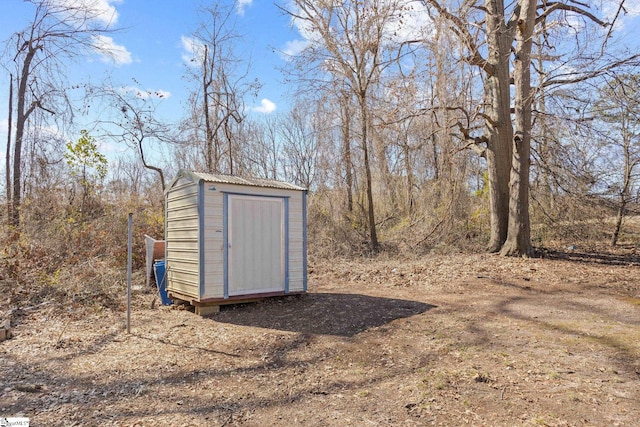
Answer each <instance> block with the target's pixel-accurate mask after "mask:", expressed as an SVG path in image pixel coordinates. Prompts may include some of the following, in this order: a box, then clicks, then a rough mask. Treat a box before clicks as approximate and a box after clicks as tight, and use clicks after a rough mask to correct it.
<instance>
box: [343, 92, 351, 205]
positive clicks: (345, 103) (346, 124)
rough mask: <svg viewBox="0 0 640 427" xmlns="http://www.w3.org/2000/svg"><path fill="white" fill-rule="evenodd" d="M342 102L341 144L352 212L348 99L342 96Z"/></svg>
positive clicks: (348, 201)
mask: <svg viewBox="0 0 640 427" xmlns="http://www.w3.org/2000/svg"><path fill="white" fill-rule="evenodd" d="M342 99H343V101H342V102H343V103H342V114H343V117H342V144H343V149H344V169H345V181H346V184H347V211H348V212H349V213H351V212H353V164H352V162H351V114H350V111H349V104H348V103H349V99H348V97H347V96H346V95H345V96H343V98H342Z"/></svg>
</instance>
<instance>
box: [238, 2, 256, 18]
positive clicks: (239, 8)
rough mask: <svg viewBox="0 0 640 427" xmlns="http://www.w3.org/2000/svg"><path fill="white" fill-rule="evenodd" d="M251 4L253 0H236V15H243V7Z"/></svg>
mask: <svg viewBox="0 0 640 427" xmlns="http://www.w3.org/2000/svg"><path fill="white" fill-rule="evenodd" d="M252 4H253V0H238V8H237V12H238V15H244V9H245V8H246V7H249V6H251V5H252Z"/></svg>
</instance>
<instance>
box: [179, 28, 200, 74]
mask: <svg viewBox="0 0 640 427" xmlns="http://www.w3.org/2000/svg"><path fill="white" fill-rule="evenodd" d="M180 42H181V43H182V49H183V50H184V52H183V53H182V60H183V61H184V62H185V64H187V65H190V66H192V67H195V66H197V65H198V64H199V63H200V58H202V55H203V54H204V48H203V44H202V43H200V42H199V41H198V40H196V39H194V38H193V37H188V36H182V37H180Z"/></svg>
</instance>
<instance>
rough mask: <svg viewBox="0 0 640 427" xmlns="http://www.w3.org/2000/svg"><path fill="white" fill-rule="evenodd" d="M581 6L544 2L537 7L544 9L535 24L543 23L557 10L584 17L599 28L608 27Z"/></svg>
mask: <svg viewBox="0 0 640 427" xmlns="http://www.w3.org/2000/svg"><path fill="white" fill-rule="evenodd" d="M576 4H580V3H577V2H576ZM581 5H582V6H584V7H578V6H572V5H569V4H565V3H560V2H546V3H544V4H543V5H541V6H538V7H539V8H540V7H542V8H544V9H543V12H542V13H540V14H538V17H537V18H536V24H539V23H540V22H543V21H545V20H546V19H547V17H549V15H551V14H552V13H553V12H556V11H558V10H564V11H567V12H573V13H576V14H578V15H581V16H584V17H585V18H588V19H590V20H591V21H593V22H595V23H596V24H598V25H600V26H603V27H606V26H607V25H609V24H608V23H606V22H604V21H602V20H600V19H599V18H598V17H597V16H595V15H594V14H593V13H591V12H589V11H588V10H587V9H586V7H588V6H587V5H584V4H581Z"/></svg>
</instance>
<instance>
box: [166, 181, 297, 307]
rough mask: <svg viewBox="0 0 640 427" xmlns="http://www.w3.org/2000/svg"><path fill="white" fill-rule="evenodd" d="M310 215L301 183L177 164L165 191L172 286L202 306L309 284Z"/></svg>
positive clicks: (180, 296)
mask: <svg viewBox="0 0 640 427" xmlns="http://www.w3.org/2000/svg"><path fill="white" fill-rule="evenodd" d="M306 217H307V190H306V189H304V188H302V187H299V186H297V185H293V184H289V183H286V182H281V181H273V180H264V179H256V178H240V177H237V176H229V175H218V174H209V173H199V172H191V171H186V170H181V171H179V172H178V174H177V176H176V177H175V178H174V179H173V180H172V181H171V183H170V184H169V186H168V187H167V190H166V192H165V265H166V278H167V292H168V293H169V295H170V296H171V297H172V298H173V299H177V300H182V301H187V302H189V303H190V304H192V305H194V306H196V309H197V310H198V308H199V307H204V306H211V305H213V306H217V305H220V304H227V303H233V302H240V301H242V300H250V299H254V298H259V297H267V296H277V295H287V294H292V293H302V292H306V290H307V227H306V220H307V218H306ZM201 314H202V313H201Z"/></svg>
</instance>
